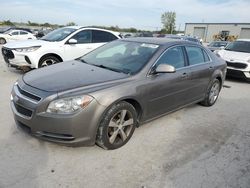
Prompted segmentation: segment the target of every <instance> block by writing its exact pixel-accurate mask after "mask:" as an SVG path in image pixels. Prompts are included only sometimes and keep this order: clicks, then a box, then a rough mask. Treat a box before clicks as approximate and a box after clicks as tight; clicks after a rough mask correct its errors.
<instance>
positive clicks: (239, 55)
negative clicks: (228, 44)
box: [218, 50, 250, 61]
mask: <svg viewBox="0 0 250 188" xmlns="http://www.w3.org/2000/svg"><path fill="white" fill-rule="evenodd" d="M218 53H219V55H220V56H221V57H222V58H223V59H225V60H226V61H248V60H249V59H250V53H244V52H235V51H229V50H220V51H219V52H218Z"/></svg>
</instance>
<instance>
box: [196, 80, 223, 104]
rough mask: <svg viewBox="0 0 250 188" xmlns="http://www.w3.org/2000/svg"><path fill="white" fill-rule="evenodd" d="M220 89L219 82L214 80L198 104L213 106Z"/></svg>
mask: <svg viewBox="0 0 250 188" xmlns="http://www.w3.org/2000/svg"><path fill="white" fill-rule="evenodd" d="M220 89H221V83H220V81H219V80H218V79H214V80H213V81H212V83H211V85H210V86H209V88H208V90H207V93H206V97H205V99H204V100H203V101H202V102H200V104H201V105H203V106H213V105H214V104H215V102H216V101H217V99H218V97H219V93H220Z"/></svg>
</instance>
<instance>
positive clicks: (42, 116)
mask: <svg viewBox="0 0 250 188" xmlns="http://www.w3.org/2000/svg"><path fill="white" fill-rule="evenodd" d="M20 88H21V89H20ZM30 88H31V87H29V86H27V85H23V86H22V85H20V86H17V85H14V87H13V90H12V94H11V95H12V100H11V108H12V111H13V114H14V119H15V121H16V124H17V125H18V127H20V128H22V129H24V130H25V131H26V132H28V133H29V134H31V135H33V136H35V137H38V138H41V139H44V140H48V141H52V142H56V143H60V144H64V145H69V146H78V145H94V144H95V138H96V132H97V128H98V125H99V120H100V117H101V115H102V113H103V112H104V110H105V108H104V107H103V106H101V105H100V104H98V103H97V102H96V101H95V100H93V101H92V102H91V103H90V104H89V105H88V106H87V107H86V108H85V109H83V110H81V111H80V112H77V113H74V114H69V115H59V114H50V113H47V112H46V109H47V106H48V104H49V102H50V101H51V100H53V99H55V98H56V96H57V95H55V94H51V93H46V92H41V91H38V93H39V96H41V100H40V101H39V102H37V101H35V100H33V99H31V98H28V97H27V93H24V92H22V91H27V90H28V89H30ZM32 89H33V91H35V90H36V89H34V88H32ZM20 91H21V92H20ZM28 91H30V90H28ZM33 91H32V92H33ZM33 93H34V92H33ZM41 93H43V94H42V95H41ZM29 97H30V96H29Z"/></svg>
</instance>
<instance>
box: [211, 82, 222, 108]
mask: <svg viewBox="0 0 250 188" xmlns="http://www.w3.org/2000/svg"><path fill="white" fill-rule="evenodd" d="M219 93H220V84H219V83H218V82H215V83H214V84H213V86H212V87H211V89H210V92H209V102H210V103H211V104H213V103H214V102H215V101H216V100H217V98H218V96H219Z"/></svg>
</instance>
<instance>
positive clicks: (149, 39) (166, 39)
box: [122, 37, 194, 45]
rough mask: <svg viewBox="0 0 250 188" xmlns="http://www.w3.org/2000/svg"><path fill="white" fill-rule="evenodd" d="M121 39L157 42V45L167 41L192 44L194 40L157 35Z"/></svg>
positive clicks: (167, 42)
mask: <svg viewBox="0 0 250 188" xmlns="http://www.w3.org/2000/svg"><path fill="white" fill-rule="evenodd" d="M122 40H125V41H131V42H141V43H150V44H157V45H165V44H169V43H189V44H194V42H189V41H186V40H180V39H172V38H157V37H135V38H133V37H132V38H125V39H122Z"/></svg>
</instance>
